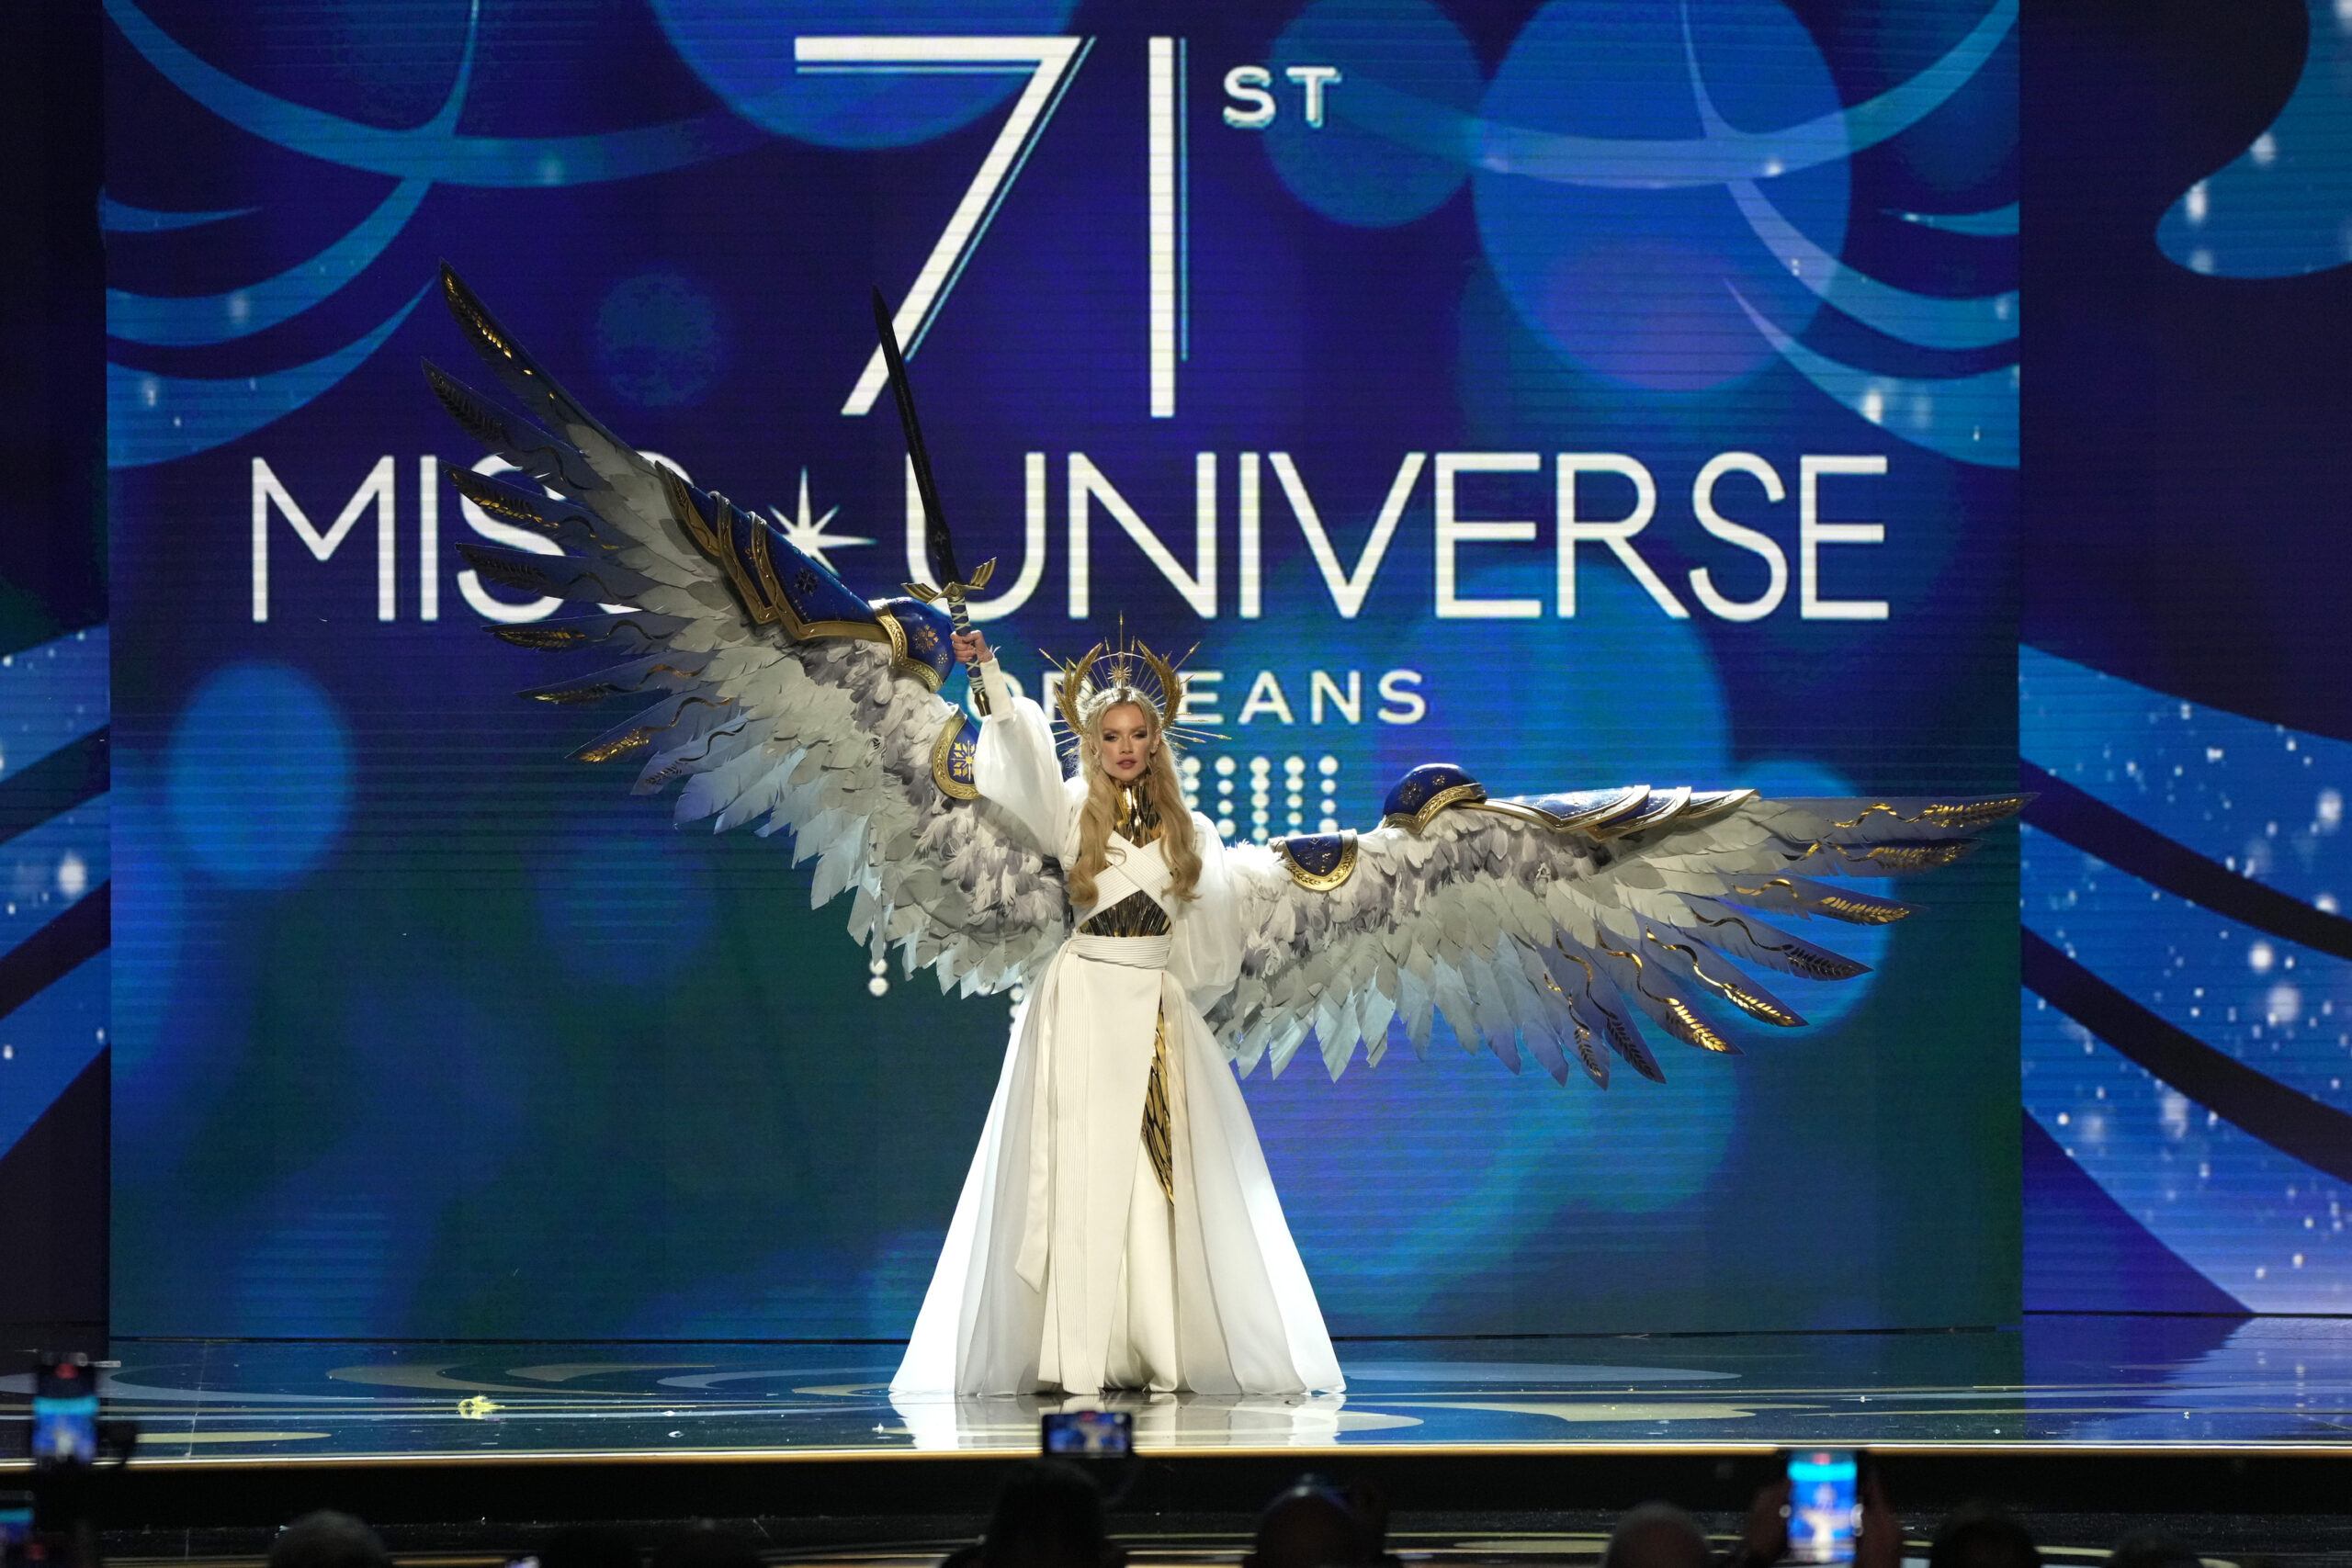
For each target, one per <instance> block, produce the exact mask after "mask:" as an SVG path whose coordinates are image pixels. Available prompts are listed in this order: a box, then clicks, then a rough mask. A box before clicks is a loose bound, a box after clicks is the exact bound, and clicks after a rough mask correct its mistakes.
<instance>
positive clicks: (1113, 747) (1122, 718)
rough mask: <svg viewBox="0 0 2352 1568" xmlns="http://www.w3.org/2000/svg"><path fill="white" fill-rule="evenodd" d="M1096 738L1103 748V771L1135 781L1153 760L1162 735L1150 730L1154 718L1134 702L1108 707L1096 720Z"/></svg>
mask: <svg viewBox="0 0 2352 1568" xmlns="http://www.w3.org/2000/svg"><path fill="white" fill-rule="evenodd" d="M1096 722H1097V723H1098V724H1099V725H1100V726H1101V729H1100V732H1099V734H1098V735H1097V737H1096V739H1098V740H1099V741H1100V742H1101V743H1102V748H1103V772H1104V773H1108V774H1110V775H1111V777H1112V778H1113V779H1114V780H1116V781H1117V782H1118V783H1120V784H1133V783H1134V782H1135V781H1136V779H1138V778H1140V777H1142V776H1143V771H1144V769H1145V768H1147V767H1148V766H1149V765H1150V763H1151V754H1152V753H1153V752H1154V751H1156V750H1159V737H1158V736H1156V735H1154V734H1153V733H1152V732H1151V718H1150V716H1148V715H1147V714H1146V713H1145V712H1144V711H1143V709H1142V708H1141V707H1140V706H1138V705H1136V704H1134V703H1121V704H1120V705H1118V706H1117V707H1114V708H1106V709H1105V710H1103V716H1102V718H1101V719H1099V720H1097V721H1096Z"/></svg>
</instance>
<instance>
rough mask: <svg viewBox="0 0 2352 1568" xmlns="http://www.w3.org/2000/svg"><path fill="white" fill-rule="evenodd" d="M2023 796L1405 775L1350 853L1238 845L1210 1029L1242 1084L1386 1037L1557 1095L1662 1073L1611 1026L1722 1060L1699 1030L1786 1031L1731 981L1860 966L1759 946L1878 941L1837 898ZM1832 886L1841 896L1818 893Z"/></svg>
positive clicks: (1897, 869) (1312, 844)
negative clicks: (1648, 1033) (1227, 941)
mask: <svg viewBox="0 0 2352 1568" xmlns="http://www.w3.org/2000/svg"><path fill="white" fill-rule="evenodd" d="M2025 800H2026V797H2025V796H2023V795H2007V796H2001V797H1996V798H1986V799H1966V800H1871V799H1857V800H1763V799H1759V798H1758V796H1757V795H1756V794H1755V792H1754V791H1752V790H1721V791H1713V792H1705V791H1694V790H1691V789H1688V788H1677V789H1653V788H1650V787H1647V786H1645V785H1641V784H1635V785H1633V786H1630V787H1627V788H1623V789H1607V790H1592V791H1587V792H1584V793H1580V794H1574V795H1543V796H1539V797H1534V798H1525V799H1510V800H1493V799H1489V798H1487V792H1486V790H1485V789H1484V788H1483V787H1481V786H1480V785H1479V784H1478V783H1477V781H1476V779H1475V778H1473V777H1472V776H1471V775H1470V774H1469V773H1466V772H1464V770H1463V769H1461V768H1458V767H1455V766H1453V765H1452V764H1450V763H1430V764H1428V765H1426V766H1423V767H1419V768H1416V769H1414V770H1413V771H1412V772H1411V773H1407V774H1406V775H1405V776H1404V778H1402V779H1400V780H1399V781H1398V782H1397V785H1396V787H1395V788H1394V789H1392V790H1391V791H1390V792H1389V794H1388V798H1387V800H1386V802H1385V805H1384V807H1383V811H1382V820H1381V824H1380V826H1379V827H1378V828H1376V829H1373V830H1372V831H1370V832H1366V833H1333V834H1318V835H1315V836H1312V837H1306V838H1292V839H1285V840H1275V842H1274V843H1273V844H1272V845H1271V846H1268V847H1267V848H1265V849H1259V848H1257V847H1256V846H1252V845H1243V846H1239V847H1238V848H1237V849H1236V850H1235V851H1234V852H1233V857H1232V863H1233V865H1234V868H1235V871H1236V879H1237V882H1238V903H1239V917H1240V922H1241V927H1242V932H1243V939H1242V940H1243V952H1242V960H1241V979H1240V982H1239V984H1238V986H1237V987H1236V988H1235V989H1234V991H1233V992H1232V994H1231V995H1229V996H1228V997H1227V998H1226V999H1225V1000H1224V1001H1223V1002H1222V1003H1220V1004H1219V1005H1218V1006H1217V1007H1216V1008H1215V1009H1213V1010H1211V1011H1210V1013H1209V1015H1208V1016H1209V1022H1210V1025H1211V1027H1213V1028H1214V1029H1216V1031H1217V1032H1218V1033H1219V1035H1220V1036H1221V1037H1222V1038H1223V1039H1224V1040H1225V1041H1226V1043H1227V1048H1228V1049H1229V1050H1230V1051H1231V1052H1232V1053H1233V1054H1234V1055H1235V1057H1236V1059H1237V1061H1238V1063H1239V1064H1240V1066H1241V1068H1242V1070H1243V1071H1244V1072H1245V1073H1246V1072H1248V1071H1250V1069H1251V1068H1253V1067H1254V1066H1256V1065H1257V1064H1258V1062H1259V1061H1260V1060H1261V1058H1268V1057H1271V1059H1272V1063H1273V1070H1274V1071H1276V1072H1280V1071H1281V1070H1282V1069H1283V1066H1286V1065H1288V1063H1289V1061H1290V1059H1291V1057H1292V1056H1293V1055H1295V1053H1296V1052H1297V1051H1298V1049H1299V1047H1300V1046H1301V1045H1303V1044H1304V1043H1306V1040H1307V1039H1308V1038H1309V1036H1310V1035H1311V1036H1312V1037H1313V1039H1314V1040H1315V1042H1316V1044H1317V1049H1318V1050H1319V1052H1320V1054H1321V1055H1322V1057H1323V1061H1324V1065H1325V1066H1326V1067H1327V1068H1328V1069H1329V1072H1330V1074H1331V1076H1332V1077H1335V1078H1336V1077H1339V1076H1340V1073H1341V1072H1342V1071H1343V1070H1344V1069H1345V1068H1346V1066H1347V1065H1348V1062H1349V1060H1350V1059H1351V1057H1352V1055H1354V1053H1355V1050H1356V1047H1357V1045H1358V1044H1359V1043H1361V1044H1362V1045H1363V1047H1364V1052H1365V1055H1366V1058H1367V1059H1368V1060H1369V1061H1371V1062H1373V1063H1377V1062H1378V1061H1379V1060H1380V1057H1381V1055H1382V1054H1383V1053H1384V1052H1385V1050H1386V1048H1387V1044H1388V1028H1389V1023H1390V1021H1392V1020H1396V1019H1402V1020H1403V1021H1404V1023H1405V1028H1406V1032H1407V1033H1408V1035H1409V1037H1410V1038H1411V1040H1412V1042H1413V1045H1414V1048H1415V1050H1417V1051H1422V1052H1426V1050H1427V1049H1428V1045H1429V1041H1430V1030H1431V1028H1432V1027H1433V1025H1434V1022H1435V1020H1436V1018H1437V1017H1438V1016H1439V1015H1441V1014H1442V1016H1443V1017H1444V1018H1445V1020H1446V1021H1447V1022H1448V1023H1449V1024H1451V1025H1452V1027H1453V1032H1454V1033H1455V1034H1456V1035H1457V1036H1459V1037H1460V1039H1461V1040H1462V1042H1463V1043H1464V1045H1467V1046H1470V1047H1472V1048H1474V1049H1475V1048H1476V1045H1477V1043H1479V1042H1481V1041H1483V1042H1484V1043H1486V1044H1487V1047H1488V1048H1489V1049H1491V1050H1492V1051H1493V1052H1494V1053H1495V1055H1497V1056H1498V1057H1499V1058H1500V1059H1501V1060H1502V1062H1503V1063H1504V1065H1505V1066H1509V1067H1510V1069H1511V1070H1512V1071H1513V1072H1517V1071H1518V1070H1519V1067H1520V1051H1521V1048H1522V1047H1524V1049H1525V1050H1526V1051H1527V1052H1528V1053H1529V1054H1531V1055H1533V1056H1534V1057H1535V1058H1536V1060H1537V1061H1538V1062H1540V1063H1541V1064H1542V1065H1543V1066H1544V1069H1545V1070H1546V1071H1548V1072H1549V1073H1550V1074H1551V1075H1552V1077H1553V1078H1554V1079H1555V1080H1556V1081H1557V1082H1559V1083H1562V1084H1566V1082H1567V1081H1568V1077H1569V1076H1570V1072H1571V1069H1570V1066H1569V1062H1570V1060H1571V1059H1573V1060H1574V1061H1575V1062H1576V1063H1577V1066H1581V1067H1582V1068H1583V1069H1584V1071H1585V1072H1586V1073H1587V1074H1588V1075H1589V1076H1590V1077H1591V1078H1592V1079H1593V1081H1594V1082H1596V1083H1598V1084H1600V1085H1601V1086H1602V1087H1603V1088H1606V1087H1607V1086H1608V1083H1609V1068H1610V1056H1611V1055H1615V1056H1617V1057H1618V1058H1619V1059H1621V1060H1623V1062H1625V1063H1626V1064H1627V1065H1628V1066H1631V1067H1633V1068H1634V1071H1636V1072H1638V1073H1640V1074H1642V1075H1643V1076H1644V1077H1650V1078H1662V1077H1664V1076H1665V1075H1664V1073H1663V1072H1662V1071H1661V1069H1660V1068H1659V1066H1658V1064H1657V1058H1656V1057H1655V1056H1654V1055H1652V1054H1651V1052H1650V1050H1649V1049H1648V1047H1647V1045H1646V1044H1645V1043H1644V1041H1643V1038H1642V1032H1641V1031H1640V1030H1639V1029H1637V1028H1636V1027H1635V1026H1634V1020H1635V1018H1636V1017H1637V1016H1638V1017H1646V1018H1648V1019H1650V1020H1651V1021H1653V1022H1655V1023H1656V1024H1657V1026H1658V1027H1659V1028H1660V1029H1662V1030H1664V1031H1665V1032H1667V1033H1668V1035H1671V1036H1672V1037H1673V1038H1675V1039H1677V1040H1679V1041H1682V1042H1683V1043H1686V1044H1690V1045H1695V1046H1697V1047H1699V1048H1700V1049H1702V1050H1707V1051H1719V1052H1736V1050H1737V1047H1736V1046H1735V1045H1734V1044H1733V1043H1731V1042H1730V1041H1729V1040H1728V1039H1727V1038H1725V1036H1724V1032H1723V1028H1722V1025H1721V1024H1720V1023H1719V1022H1718V1021H1717V1020H1716V1015H1717V1014H1718V1013H1719V1012H1720V1010H1724V1009H1726V1008H1728V1009H1735V1010H1737V1011H1739V1012H1742V1013H1745V1014H1747V1016H1748V1017H1750V1018H1755V1019H1759V1020H1761V1021H1764V1022H1766V1023H1771V1024H1779V1025H1782V1026H1788V1027H1793V1026H1795V1025H1799V1024H1802V1023H1803V1022H1804V1019H1803V1018H1801V1017H1799V1016H1798V1015H1797V1013H1796V1012H1795V1011H1794V1010H1792V1009H1791V1008H1790V1007H1789V1006H1788V1005H1787V1004H1785V1003H1784V1002H1782V1001H1781V999H1780V998H1777V997H1775V996H1773V995H1772V993H1771V992H1770V991H1769V990H1767V989H1766V988H1765V987H1762V986H1760V985H1758V983H1757V982H1756V981H1755V980H1753V979H1752V978H1750V977H1749V976H1747V974H1746V973H1745V972H1743V971H1742V970H1741V969H1740V968H1739V967H1737V966H1736V964H1734V963H1733V962H1732V961H1733V960H1738V961H1739V963H1741V964H1751V965H1754V966H1756V967H1758V968H1761V969H1770V970H1777V971H1779V972H1781V973H1782V974H1787V975H1796V976H1803V977H1804V978H1806V979H1812V980H1845V979H1851V978H1853V977H1854V976H1857V975H1860V974H1863V973H1865V972H1866V968H1867V966H1866V965H1864V964H1858V963H1856V962H1855V961H1853V960H1852V959H1850V958H1846V957H1843V956H1841V955H1840V954H1838V953H1833V952H1831V951H1830V950H1829V949H1827V948H1825V947H1821V946H1817V945H1815V943H1813V942H1808V941H1806V940H1805V939H1804V938H1803V937H1800V936H1797V935H1795V934H1794V933H1792V932H1791V931H1786V930H1783V929H1782V928H1781V926H1779V925H1775V924H1773V923H1772V921H1771V920H1770V919H1766V918H1765V917H1766V916H1773V917H1779V918H1781V919H1790V918H1795V919H1804V918H1808V917H1811V916H1815V915H1820V916H1826V917H1827V918H1828V919H1834V920H1843V921H1846V922H1849V923H1850V924H1857V925H1883V924H1885V923H1887V922H1889V921H1893V920H1898V919H1903V918H1904V917H1905V916H1907V915H1910V914H1912V913H1914V912H1915V910H1914V907H1913V906H1911V905H1908V904H1902V903H1897V902H1895V901H1894V900H1893V899H1889V898H1883V897H1879V896H1877V895H1876V894H1873V893H1870V892H1866V891H1864V890H1862V889H1860V888H1858V887H1855V886H1852V884H1851V883H1850V881H1847V880H1846V879H1849V878H1853V877H1880V876H1889V875H1900V874H1907V873H1912V872H1920V871H1927V870H1931V869H1933V868H1934V867H1937V866H1939V865H1946V864H1949V863H1951V862H1952V861H1954V860H1957V859H1959V858H1960V857H1961V856H1962V854H1964V853H1966V852H1968V851H1969V850H1970V849H1971V848H1973V840H1974V838H1975V837H1976V835H1977V834H1979V833H1981V832H1982V831H1983V830H1984V829H1986V828H1988V827H1990V826H1991V825H1993V824H1994V823H1996V822H1999V821H2002V820H2004V819H2006V818H2009V817H2013V816H2015V815H2016V814H2017V812H2018V810H2019V809H2020V808H2021V807H2023V806H2024V804H2025ZM1841 884H1842V886H1841Z"/></svg>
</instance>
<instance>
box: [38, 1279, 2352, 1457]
mask: <svg viewBox="0 0 2352 1568" xmlns="http://www.w3.org/2000/svg"><path fill="white" fill-rule="evenodd" d="M898 1355H899V1348H898V1347H897V1346H895V1345H869V1344H818V1345H809V1344H709V1343H693V1344H653V1345H649V1344H641V1343H639V1344H616V1345H583V1344H578V1343H570V1344H551V1345H526V1344H480V1343H464V1344H459V1343H447V1344H419V1343H396V1344H395V1343H366V1342H339V1343H276V1342H271V1343H259V1342H253V1341H227V1340H208V1341H164V1340H123V1341H118V1342H117V1343H116V1345H115V1348H114V1351H113V1356H114V1359H117V1360H118V1361H119V1365H118V1366H117V1367H115V1368H113V1369H111V1370H110V1371H109V1372H108V1375H107V1382H106V1384H105V1391H106V1393H107V1395H108V1396H109V1397H108V1409H109V1413H110V1414H113V1415H117V1416H128V1417H130V1418H133V1419H135V1420H136V1421H137V1422H138V1423H139V1427H140V1430H141V1440H140V1445H139V1458H140V1461H141V1463H142V1465H146V1464H154V1463H156V1462H158V1461H165V1462H168V1461H183V1462H189V1461H196V1462H203V1461H223V1460H230V1459H238V1460H245V1459H251V1458H254V1457H258V1456H268V1457H270V1458H272V1459H274V1460H275V1459H285V1458H292V1457H295V1456H303V1457H315V1458H320V1459H325V1458H330V1457H332V1458H335V1459H342V1460H350V1459H356V1458H370V1459H391V1460H401V1459H429V1458H436V1457H446V1458H450V1459H458V1458H462V1459H467V1460H474V1461H483V1460H493V1461H494V1460H499V1459H523V1458H529V1457H537V1456H548V1457H582V1458H585V1457H589V1456H605V1457H615V1456H634V1455H657V1454H674V1455H680V1456H687V1455H698V1456H712V1455H724V1454H758V1455H774V1456H778V1457H803V1456H805V1457H810V1458H815V1457H819V1456H858V1457H879V1456H884V1455H888V1454H892V1453H910V1452H926V1451H944V1450H967V1451H970V1450H977V1451H994V1452H1000V1453H1011V1452H1018V1451H1021V1450H1029V1449H1032V1448H1034V1446H1035V1443H1036V1440H1037V1438H1036V1433H1037V1424H1036V1417H1037V1413H1038V1411H1039V1410H1040V1409H1041V1408H1044V1407H1048V1404H1049V1402H1043V1401H1039V1400H1036V1399H966V1400H936V1401H917V1400H897V1401H894V1400H892V1399H891V1398H890V1397H889V1392H888V1380H889V1377H890V1373H891V1371H892V1370H893V1367H894V1365H895V1363H896V1361H897V1359H898ZM1340 1359H1341V1361H1342V1363H1343V1366H1344V1368H1345V1371H1346V1373H1347V1378H1348V1388H1347V1392H1346V1393H1343V1394H1332V1395H1321V1396H1316V1397H1309V1398H1289V1399H1284V1398H1251V1399H1222V1398H1214V1397H1208V1396H1201V1395H1192V1394H1178V1395H1161V1396H1145V1395H1117V1396H1113V1397H1112V1398H1111V1399H1110V1400H1108V1401H1107V1402H1106V1403H1110V1404H1114V1405H1115V1406H1117V1407H1120V1408H1126V1409H1132V1410H1133V1411H1134V1412H1135V1413H1136V1437H1137V1444H1138V1447H1139V1448H1140V1449H1142V1450H1146V1451H1162V1452H1182V1451H1187V1450H1197V1451H1203V1452H1212V1451H1223V1452H1239V1451H1245V1450H1312V1449H1340V1450H1351V1451H1360V1450H1373V1449H1385V1450H1391V1451H1396V1450H1416V1449H1419V1450H1455V1451H1460V1450H1465V1449H1469V1450H1522V1451H1523V1450H1531V1449H1536V1450H1540V1449H1546V1448H1559V1449H1566V1448H1570V1447H1576V1448H1585V1447H1606V1448H1609V1449H1614V1450H1625V1449H1638V1448H1645V1447H1669V1446H1670V1447H1675V1448H1685V1447H1689V1446H1693V1445H1696V1446H1702V1447H1706V1448H1742V1449H1745V1448H1749V1447H1750V1446H1753V1447H1756V1448H1763V1447H1770V1446H1778V1445H1787V1444H1804V1443H1837V1444H1852V1445H1871V1446H1879V1447H1887V1446H1894V1445H1900V1446H1905V1447H1912V1446H1928V1447H1951V1448H1978V1449H1981V1448H1996V1449H2007V1448H2017V1447H2025V1446H2032V1445H2045V1444H2047V1445H2065V1446H2083V1447H2133V1448H2136V1447H2142V1446H2155V1447H2159V1448H2168V1447H2203V1448H2211V1447H2220V1446H2236V1445H2248V1446H2256V1447H2268V1446H2286V1447H2298V1448H2317V1447H2324V1446H2341V1445H2345V1444H2347V1443H2352V1322H2347V1321H2346V1320H2342V1319H2308V1318H2305V1319H2290V1318H2267V1319H2254V1320H2248V1321H2243V1322H2240V1321H2229V1320H2212V1319H2195V1318H2171V1319H2166V1318H2112V1317H2071V1316H2069V1317H2036V1318H2032V1319H2030V1320H2029V1321H2028V1323H2027V1325H2025V1327H2024V1328H2022V1329H2005V1330H1980V1331H1964V1332H1948V1333H1862V1334H1857V1333H1836V1334H1775V1335H1689V1336H1658V1337H1546V1338H1531V1339H1481V1340H1445V1341H1410V1340H1358V1341H1352V1342H1343V1343H1342V1344H1341V1345H1340ZM27 1382H28V1380H27V1379H25V1378H22V1377H18V1378H14V1379H7V1380H0V1395H5V1403H6V1406H13V1407H15V1409H0V1414H14V1413H16V1410H20V1409H21V1408H22V1404H23V1401H24V1399H25V1397H26V1395H27V1394H28V1393H29V1389H28V1387H27V1386H26V1384H27Z"/></svg>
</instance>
